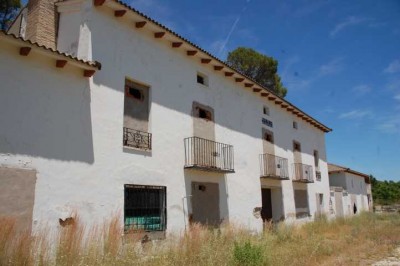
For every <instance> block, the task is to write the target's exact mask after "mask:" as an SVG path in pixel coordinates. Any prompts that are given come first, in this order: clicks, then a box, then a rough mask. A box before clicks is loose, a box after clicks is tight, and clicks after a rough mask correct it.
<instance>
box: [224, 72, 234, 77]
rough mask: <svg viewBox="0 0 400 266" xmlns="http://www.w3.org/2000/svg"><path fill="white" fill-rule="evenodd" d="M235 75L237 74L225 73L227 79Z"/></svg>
mask: <svg viewBox="0 0 400 266" xmlns="http://www.w3.org/2000/svg"><path fill="white" fill-rule="evenodd" d="M233 74H235V73H233V72H229V71H227V72H225V77H232V76H233Z"/></svg>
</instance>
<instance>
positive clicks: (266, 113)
mask: <svg viewBox="0 0 400 266" xmlns="http://www.w3.org/2000/svg"><path fill="white" fill-rule="evenodd" d="M263 114H265V115H269V108H268V106H264V108H263Z"/></svg>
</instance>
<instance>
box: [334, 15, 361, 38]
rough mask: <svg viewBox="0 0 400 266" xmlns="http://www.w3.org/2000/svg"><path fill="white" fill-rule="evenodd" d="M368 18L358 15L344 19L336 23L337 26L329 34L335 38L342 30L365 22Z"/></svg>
mask: <svg viewBox="0 0 400 266" xmlns="http://www.w3.org/2000/svg"><path fill="white" fill-rule="evenodd" d="M366 20H367V19H366V18H362V17H356V16H350V17H347V18H346V19H344V20H343V21H342V22H340V23H338V24H336V26H335V27H334V28H333V30H331V32H330V33H329V35H330V36H331V37H332V38H333V37H335V36H336V34H338V33H339V32H340V31H342V30H344V29H346V28H348V27H350V26H356V25H359V24H361V23H363V22H365V21H366Z"/></svg>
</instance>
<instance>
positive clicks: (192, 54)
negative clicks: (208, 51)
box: [186, 50, 197, 56]
mask: <svg viewBox="0 0 400 266" xmlns="http://www.w3.org/2000/svg"><path fill="white" fill-rule="evenodd" d="M186 54H187V55H188V56H194V55H195V54H197V51H195V50H189V51H186Z"/></svg>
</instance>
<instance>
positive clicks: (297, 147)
mask: <svg viewBox="0 0 400 266" xmlns="http://www.w3.org/2000/svg"><path fill="white" fill-rule="evenodd" d="M293 151H301V145H300V143H299V142H297V141H293Z"/></svg>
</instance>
